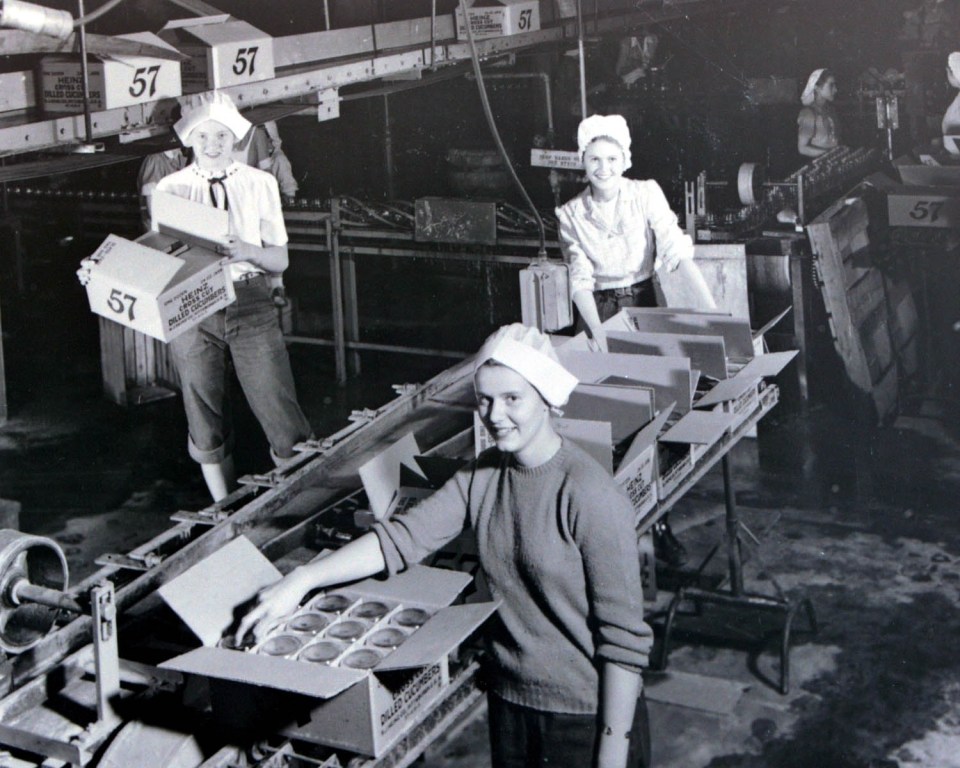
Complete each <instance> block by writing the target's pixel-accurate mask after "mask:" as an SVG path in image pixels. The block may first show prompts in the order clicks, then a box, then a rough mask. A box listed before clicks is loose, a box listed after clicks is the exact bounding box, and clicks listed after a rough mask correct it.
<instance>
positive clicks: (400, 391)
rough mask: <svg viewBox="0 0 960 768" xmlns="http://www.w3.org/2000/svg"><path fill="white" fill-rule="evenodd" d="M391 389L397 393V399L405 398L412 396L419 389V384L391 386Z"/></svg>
mask: <svg viewBox="0 0 960 768" xmlns="http://www.w3.org/2000/svg"><path fill="white" fill-rule="evenodd" d="M390 387H391V389H393V391H394V392H396V393H397V395H398V396H399V397H407V396H408V395H412V394H413V393H414V392H416V391H417V390H418V389H420V387H421V385H420V384H391V385H390Z"/></svg>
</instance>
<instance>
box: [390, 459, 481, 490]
mask: <svg viewBox="0 0 960 768" xmlns="http://www.w3.org/2000/svg"><path fill="white" fill-rule="evenodd" d="M415 461H416V464H417V466H418V467H419V468H420V471H421V472H422V473H423V474H422V475H421V474H419V473H415V472H413V470H409V471H408V470H407V467H406V466H402V467H401V468H400V476H401V486H403V487H405V486H406V485H407V483H408V482H409V483H410V484H411V485H412V486H413V487H418V488H419V487H427V488H433V489H437V488H439V487H440V486H441V485H443V484H444V483H445V482H447V480H449V479H450V478H451V477H453V476H454V475H455V474H457V470H459V469H460V468H461V467H462V466H463V465H464V464H466V463H467V462H466V460H464V459H456V458H449V457H447V456H417V457H416V458H415Z"/></svg>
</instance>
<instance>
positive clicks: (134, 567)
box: [94, 552, 163, 571]
mask: <svg viewBox="0 0 960 768" xmlns="http://www.w3.org/2000/svg"><path fill="white" fill-rule="evenodd" d="M94 562H95V563H96V564H97V565H110V566H113V567H114V568H125V569H127V570H128V571H149V570H150V569H151V568H154V567H156V566H158V565H160V563H162V562H163V556H162V555H158V554H157V553H156V552H147V553H146V554H144V555H135V554H129V555H118V554H115V553H113V552H108V553H106V554H103V555H100V556H99V557H98V558H96V559H95V560H94Z"/></svg>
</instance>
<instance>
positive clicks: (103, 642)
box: [90, 581, 120, 728]
mask: <svg viewBox="0 0 960 768" xmlns="http://www.w3.org/2000/svg"><path fill="white" fill-rule="evenodd" d="M90 604H91V607H92V609H93V661H94V669H95V670H96V686H97V720H98V725H99V726H101V727H107V728H112V726H114V725H116V724H117V723H118V722H120V716H119V715H117V713H116V711H115V710H114V709H113V702H114V700H115V699H116V698H117V696H118V695H119V694H120V652H119V651H118V649H117V604H116V600H115V597H114V592H113V584H111V583H110V582H109V581H104V582H103V583H102V584H100V585H99V586H96V587H94V588H93V589H92V590H91V591H90Z"/></svg>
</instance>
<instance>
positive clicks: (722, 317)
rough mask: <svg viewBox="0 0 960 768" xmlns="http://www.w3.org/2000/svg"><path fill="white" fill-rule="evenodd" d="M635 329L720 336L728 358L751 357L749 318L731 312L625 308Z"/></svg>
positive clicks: (751, 345)
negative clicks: (663, 310) (732, 314)
mask: <svg viewBox="0 0 960 768" xmlns="http://www.w3.org/2000/svg"><path fill="white" fill-rule="evenodd" d="M623 312H625V313H626V314H627V316H628V318H629V320H630V323H631V324H632V326H633V329H634V330H637V331H648V332H651V333H683V334H693V335H697V336H718V335H719V336H723V342H724V346H725V347H726V353H727V354H728V355H730V356H731V357H745V358H749V357H753V335H752V333H751V331H750V321H749V320H746V319H744V318H739V317H731V316H730V315H726V314H722V313H716V314H709V313H705V312H680V311H677V312H648V311H646V309H644V308H642V307H629V308H627V309H624V310H623Z"/></svg>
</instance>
